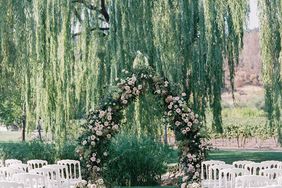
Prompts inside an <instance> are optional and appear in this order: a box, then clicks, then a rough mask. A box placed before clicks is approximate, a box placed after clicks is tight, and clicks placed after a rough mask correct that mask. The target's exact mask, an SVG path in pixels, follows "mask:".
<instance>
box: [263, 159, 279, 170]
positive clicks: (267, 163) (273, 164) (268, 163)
mask: <svg viewBox="0 0 282 188" xmlns="http://www.w3.org/2000/svg"><path fill="white" fill-rule="evenodd" d="M280 163H281V161H274V160H269V161H263V162H261V164H262V165H264V166H265V169H268V168H279V165H280Z"/></svg>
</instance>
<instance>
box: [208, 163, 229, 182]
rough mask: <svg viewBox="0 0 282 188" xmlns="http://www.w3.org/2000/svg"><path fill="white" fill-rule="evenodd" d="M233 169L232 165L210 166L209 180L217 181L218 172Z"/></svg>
mask: <svg viewBox="0 0 282 188" xmlns="http://www.w3.org/2000/svg"><path fill="white" fill-rule="evenodd" d="M228 168H234V166H233V165H230V164H218V165H212V166H210V167H209V179H210V180H217V179H219V171H220V170H223V169H228Z"/></svg>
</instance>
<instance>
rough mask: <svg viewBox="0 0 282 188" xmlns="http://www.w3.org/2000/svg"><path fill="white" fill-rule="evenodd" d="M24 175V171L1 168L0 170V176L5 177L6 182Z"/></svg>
mask: <svg viewBox="0 0 282 188" xmlns="http://www.w3.org/2000/svg"><path fill="white" fill-rule="evenodd" d="M18 173H23V170H20V169H16V168H10V167H1V168H0V176H2V177H3V176H4V177H5V180H7V181H9V180H12V177H13V175H14V174H18Z"/></svg>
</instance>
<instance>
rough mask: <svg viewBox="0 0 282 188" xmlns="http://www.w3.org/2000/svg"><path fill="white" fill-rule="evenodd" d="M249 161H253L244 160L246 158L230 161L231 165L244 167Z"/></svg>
mask: <svg viewBox="0 0 282 188" xmlns="http://www.w3.org/2000/svg"><path fill="white" fill-rule="evenodd" d="M251 163H254V162H253V161H246V160H243V161H234V162H233V163H232V165H233V166H234V167H235V168H245V166H246V164H251Z"/></svg>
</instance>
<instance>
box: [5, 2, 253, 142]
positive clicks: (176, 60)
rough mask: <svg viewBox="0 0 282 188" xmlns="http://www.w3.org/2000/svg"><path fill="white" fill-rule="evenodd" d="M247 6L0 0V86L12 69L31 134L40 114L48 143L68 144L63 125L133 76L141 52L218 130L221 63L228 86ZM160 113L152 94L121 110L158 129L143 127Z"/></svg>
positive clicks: (141, 124)
mask: <svg viewBox="0 0 282 188" xmlns="http://www.w3.org/2000/svg"><path fill="white" fill-rule="evenodd" d="M247 2H248V1H247V0H238V1H233V0H227V1H226V0H208V1H204V0H200V1H194V0H180V1H175V0H168V1H162V0H157V1H151V0H138V1H135V0H122V1H115V0H107V1H103V0H101V1H98V0H91V1H90V0H72V1H68V0H42V1H36V0H11V1H8V3H7V2H6V1H5V2H4V1H0V9H1V11H0V17H1V18H5V19H0V25H1V27H0V42H1V45H0V48H1V53H0V62H1V63H0V66H1V80H2V79H5V78H7V76H5V74H8V73H9V72H10V73H11V74H12V75H13V76H11V78H18V80H19V81H18V82H19V86H18V87H17V89H18V91H19V92H20V93H21V96H22V98H21V102H20V106H21V109H22V111H23V112H24V113H26V115H27V123H28V126H29V128H30V129H32V127H34V125H35V124H36V121H37V120H38V119H39V117H41V118H42V119H43V121H44V127H45V128H46V129H47V130H48V131H50V132H52V133H53V136H54V137H56V138H64V139H66V135H68V131H69V128H70V127H69V125H70V121H72V120H74V119H80V118H83V116H84V114H85V113H87V111H88V110H90V109H91V108H94V107H95V106H96V105H97V103H98V102H99V99H100V96H101V95H104V94H105V92H106V91H107V90H108V89H109V88H110V85H111V84H112V83H114V82H115V78H116V77H119V76H121V74H122V70H123V69H125V70H127V71H130V70H132V67H133V65H132V63H133V59H134V57H135V56H136V52H137V51H141V52H142V53H143V54H146V56H147V57H148V59H149V64H150V65H151V66H152V67H153V68H154V69H155V70H156V71H157V73H158V74H160V75H161V76H164V77H167V78H168V79H169V80H170V82H171V83H174V84H173V90H174V91H175V93H178V94H179V93H180V92H181V91H184V92H187V93H189V96H190V98H189V102H190V104H191V106H192V107H193V108H194V110H195V111H196V112H198V113H200V114H201V115H202V116H204V114H205V110H206V108H207V107H209V106H210V107H211V108H212V110H213V114H214V128H215V129H216V130H217V131H219V132H221V131H222V128H221V102H220V101H221V89H222V87H223V84H224V83H223V77H224V74H225V73H224V71H223V66H224V62H225V60H228V65H229V72H230V80H231V83H233V78H234V67H235V65H236V63H238V56H239V51H240V49H241V48H242V45H243V43H242V38H243V31H244V27H245V20H246V15H247V12H248V3H247ZM103 3H105V5H106V8H107V9H103ZM103 11H107V12H108V13H109V19H108V18H107V15H105V14H103ZM107 27H109V30H108V29H107ZM4 67H5V68H4ZM3 75H4V76H3ZM232 86H233V84H232ZM148 101H149V102H148ZM154 102H155V106H156V107H155V109H153V110H152V104H154ZM160 110H161V109H160V107H158V103H157V101H154V97H153V96H148V97H144V98H140V99H139V100H138V101H137V102H136V103H135V104H134V105H132V107H129V109H128V110H127V111H126V112H125V113H126V114H127V118H126V122H127V123H134V124H138V126H139V129H141V130H147V132H154V131H158V130H157V129H155V128H150V127H149V126H151V125H150V124H151V123H152V119H156V116H160V114H161V113H157V112H158V111H160ZM146 112H147V113H146ZM158 123H160V122H155V124H158ZM139 131H140V130H139Z"/></svg>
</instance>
